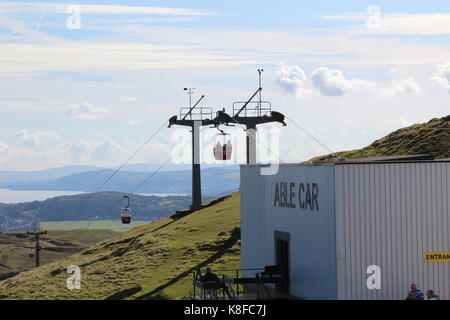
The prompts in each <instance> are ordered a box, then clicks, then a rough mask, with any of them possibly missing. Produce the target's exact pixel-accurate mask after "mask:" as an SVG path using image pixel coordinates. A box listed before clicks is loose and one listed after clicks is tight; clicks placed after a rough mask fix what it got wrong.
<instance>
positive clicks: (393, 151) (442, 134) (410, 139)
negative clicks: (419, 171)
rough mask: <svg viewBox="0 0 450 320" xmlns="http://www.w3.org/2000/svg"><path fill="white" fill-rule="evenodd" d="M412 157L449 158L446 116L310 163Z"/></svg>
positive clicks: (449, 122) (449, 125) (449, 131)
mask: <svg viewBox="0 0 450 320" xmlns="http://www.w3.org/2000/svg"><path fill="white" fill-rule="evenodd" d="M412 154H432V155H434V156H435V157H436V158H449V157H450V115H449V116H446V117H443V118H435V119H432V120H430V121H429V122H427V123H422V124H414V125H412V126H409V127H406V128H402V129H399V130H397V131H394V132H392V133H390V134H388V135H387V136H385V137H383V138H381V139H379V140H376V141H375V142H373V143H372V144H371V145H369V146H367V147H365V148H362V149H358V150H350V151H342V152H338V153H335V154H334V155H326V156H319V157H316V158H313V159H311V161H335V160H337V159H339V158H341V157H346V158H348V159H357V158H365V157H373V156H388V155H412Z"/></svg>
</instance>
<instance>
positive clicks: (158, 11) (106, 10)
mask: <svg viewBox="0 0 450 320" xmlns="http://www.w3.org/2000/svg"><path fill="white" fill-rule="evenodd" d="M68 6H69V4H67V3H45V2H40V3H37V2H21V3H17V2H0V10H1V11H3V12H6V13H13V12H16V11H21V12H23V11H31V10H36V9H43V8H45V10H46V11H47V12H49V13H64V14H66V10H67V7H68ZM76 6H77V7H79V8H80V11H81V13H82V14H108V15H113V14H114V15H117V14H121V15H122V14H123V15H169V16H209V15H215V14H214V13H212V12H209V11H204V10H193V9H186V8H168V7H148V6H123V5H97V4H77V5H76Z"/></svg>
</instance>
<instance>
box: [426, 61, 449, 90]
mask: <svg viewBox="0 0 450 320" xmlns="http://www.w3.org/2000/svg"><path fill="white" fill-rule="evenodd" d="M437 69H438V70H437V72H436V73H435V74H434V75H433V76H432V77H431V78H430V80H431V81H432V82H434V83H435V84H436V85H437V86H438V87H440V88H445V89H447V90H448V91H449V92H450V62H447V63H444V64H440V65H438V67H437Z"/></svg>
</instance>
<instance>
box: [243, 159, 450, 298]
mask: <svg viewBox="0 0 450 320" xmlns="http://www.w3.org/2000/svg"><path fill="white" fill-rule="evenodd" d="M265 167H266V166H264V165H256V164H247V165H242V166H241V245H242V252H241V268H242V269H255V268H260V267H261V266H268V265H278V266H279V267H280V268H281V270H283V272H284V274H285V276H284V277H283V279H284V280H283V281H282V283H281V284H278V285H277V286H273V285H270V284H268V285H267V286H272V287H273V290H274V291H278V292H282V293H285V294H289V295H292V296H294V297H298V298H303V299H404V298H405V297H406V295H407V294H408V291H409V287H410V285H411V284H412V283H416V284H417V286H418V288H419V289H421V290H422V291H424V293H425V292H426V291H427V290H428V289H431V290H434V291H435V292H436V293H437V294H439V295H440V297H441V299H450V233H449V226H450V217H449V216H450V160H431V159H430V158H429V157H420V156H418V157H408V156H405V157H396V158H379V159H368V160H361V161H338V162H333V163H320V164H280V165H279V168H278V171H277V172H276V174H269V175H267V174H265V172H264V168H265ZM244 275H245V276H247V277H251V276H254V272H253V274H252V271H247V274H245V273H244ZM247 290H248V292H249V290H250V287H248V288H247Z"/></svg>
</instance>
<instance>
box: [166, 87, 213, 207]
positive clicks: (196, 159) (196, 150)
mask: <svg viewBox="0 0 450 320" xmlns="http://www.w3.org/2000/svg"><path fill="white" fill-rule="evenodd" d="M194 89H195V88H184V90H185V91H187V92H188V94H189V108H187V107H182V108H181V109H180V115H179V116H180V117H179V118H178V116H173V117H171V118H170V119H169V128H170V127H171V126H172V125H174V124H175V125H179V126H187V127H191V132H192V205H191V210H198V209H201V208H202V187H201V176H200V127H202V126H207V125H214V126H217V125H218V121H217V119H213V117H212V115H213V113H212V108H210V107H199V108H197V109H195V107H197V105H198V104H199V103H200V101H202V100H203V98H204V97H205V96H204V95H202V96H201V97H200V99H199V100H198V101H197V102H196V103H195V104H194V105H192V93H193V90H194ZM194 109H195V112H194Z"/></svg>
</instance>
